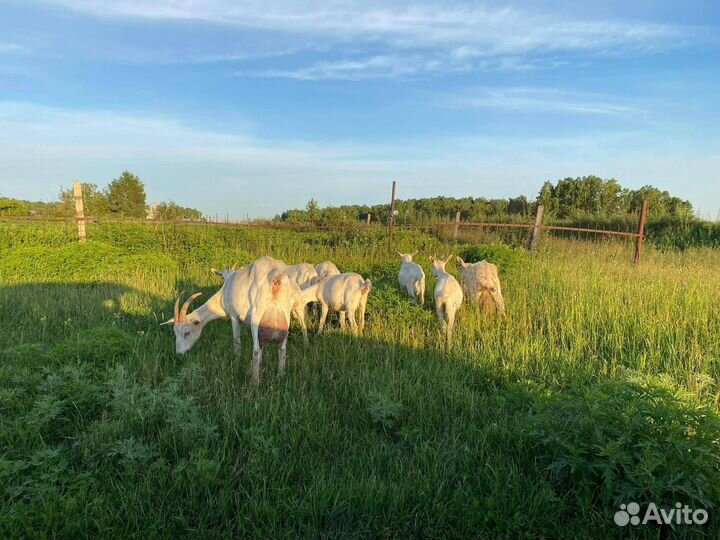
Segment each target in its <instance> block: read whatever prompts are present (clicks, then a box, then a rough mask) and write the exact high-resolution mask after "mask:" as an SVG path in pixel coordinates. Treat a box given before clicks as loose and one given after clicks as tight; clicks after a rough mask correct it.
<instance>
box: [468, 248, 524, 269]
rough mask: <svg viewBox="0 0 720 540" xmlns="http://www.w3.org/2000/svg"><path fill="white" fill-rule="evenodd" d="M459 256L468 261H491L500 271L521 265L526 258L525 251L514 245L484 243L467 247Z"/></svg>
mask: <svg viewBox="0 0 720 540" xmlns="http://www.w3.org/2000/svg"><path fill="white" fill-rule="evenodd" d="M460 257H462V259H463V260H464V261H465V262H470V263H474V262H478V261H487V262H490V263H493V264H495V265H497V267H498V270H499V271H500V272H501V273H502V272H507V271H510V270H513V269H514V268H517V267H519V266H521V265H522V264H523V262H525V260H526V259H527V252H525V250H523V249H522V248H517V247H514V246H506V245H503V244H484V245H478V246H472V247H469V248H467V249H466V250H464V251H463V252H462V253H461V254H460Z"/></svg>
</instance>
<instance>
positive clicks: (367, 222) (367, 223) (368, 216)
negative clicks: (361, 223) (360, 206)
mask: <svg viewBox="0 0 720 540" xmlns="http://www.w3.org/2000/svg"><path fill="white" fill-rule="evenodd" d="M370 220H372V214H371V213H369V212H368V215H367V218H365V224H366V225H370Z"/></svg>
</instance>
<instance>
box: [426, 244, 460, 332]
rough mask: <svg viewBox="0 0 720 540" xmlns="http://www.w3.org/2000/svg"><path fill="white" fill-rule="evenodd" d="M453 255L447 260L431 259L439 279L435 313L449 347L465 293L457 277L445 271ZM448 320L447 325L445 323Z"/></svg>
mask: <svg viewBox="0 0 720 540" xmlns="http://www.w3.org/2000/svg"><path fill="white" fill-rule="evenodd" d="M451 258H452V255H450V256H449V257H448V258H447V259H445V260H443V259H437V258H435V257H430V263H431V264H432V273H433V275H434V276H435V278H436V279H437V283H436V284H435V289H434V297H435V313H437V316H438V319H439V320H440V330H441V331H442V332H443V333H444V334H445V338H446V342H447V344H448V345H449V344H450V341H451V340H452V336H453V329H454V327H455V315H456V314H457V311H458V309H460V306H461V305H462V301H463V291H462V287H460V284H459V283H458V281H457V279H455V276H453V275H451V274H449V273H448V272H447V271H446V270H445V265H446V264H447V263H448V262H450V259H451ZM445 319H447V323H446V322H445Z"/></svg>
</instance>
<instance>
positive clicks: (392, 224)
mask: <svg viewBox="0 0 720 540" xmlns="http://www.w3.org/2000/svg"><path fill="white" fill-rule="evenodd" d="M396 187H397V182H396V181H395V180H393V185H392V195H391V196H390V219H389V220H388V254H392V250H393V228H394V227H395V188H396Z"/></svg>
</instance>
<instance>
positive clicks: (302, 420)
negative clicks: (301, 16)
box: [0, 225, 720, 538]
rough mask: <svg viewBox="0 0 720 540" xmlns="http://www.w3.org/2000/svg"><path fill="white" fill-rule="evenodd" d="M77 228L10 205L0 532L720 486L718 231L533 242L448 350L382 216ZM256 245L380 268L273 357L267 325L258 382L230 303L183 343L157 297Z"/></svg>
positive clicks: (503, 505)
mask: <svg viewBox="0 0 720 540" xmlns="http://www.w3.org/2000/svg"><path fill="white" fill-rule="evenodd" d="M91 236H92V238H93V239H94V240H93V241H92V242H90V243H89V244H88V245H87V246H76V245H74V244H73V243H72V229H65V228H64V227H63V226H62V225H53V226H52V227H47V228H44V227H43V226H32V227H29V226H27V225H18V226H14V225H13V226H8V227H5V225H3V230H2V231H0V246H1V247H0V249H2V253H3V255H2V257H0V328H2V332H0V478H1V479H2V485H3V486H4V488H3V489H4V492H3V498H2V503H1V506H0V516H2V519H0V536H3V537H17V538H21V537H59V538H78V537H98V535H101V536H102V537H118V538H128V537H130V536H136V537H158V538H178V537H193V538H226V537H231V536H236V537H248V536H254V537H273V538H292V537H298V536H300V537H317V536H318V535H319V534H321V533H325V534H327V535H328V537H329V538H356V537H388V538H397V537H407V538H410V537H413V538H417V537H420V538H468V537H492V538H503V537H505V538H559V537H573V538H596V537H598V534H599V533H601V536H603V537H606V538H612V537H618V538H620V537H628V535H629V534H634V535H635V536H636V537H639V538H645V537H647V538H656V537H657V535H658V531H657V530H656V529H654V528H652V527H644V528H636V529H634V530H632V531H628V530H626V529H620V528H617V527H615V526H614V525H613V523H612V516H613V514H614V512H615V511H616V510H617V507H618V505H619V504H620V503H621V502H629V501H631V500H637V501H639V502H649V501H655V502H656V503H658V504H665V505H666V506H671V505H672V504H673V503H674V502H675V501H682V502H685V503H688V504H691V505H694V506H695V507H704V508H707V509H709V510H710V514H711V516H712V514H713V513H714V512H713V510H715V509H716V508H717V505H718V503H720V469H719V468H718V467H719V466H718V462H719V458H720V448H719V445H720V420H718V415H717V411H718V396H719V389H718V386H717V377H718V374H719V372H720V365H719V363H720V343H719V341H718V336H719V335H720V314H719V312H718V306H719V305H720V275H719V273H718V272H717V268H718V263H720V254H719V253H717V252H713V251H696V252H687V253H685V254H682V255H680V254H671V253H670V254H668V253H666V254H662V253H659V252H654V251H652V250H650V251H649V252H648V253H647V256H646V258H645V260H644V262H643V264H642V266H641V267H640V268H634V267H633V266H632V265H631V264H630V263H629V258H630V251H631V249H630V248H629V246H628V245H627V244H621V243H576V242H564V241H554V242H546V243H545V244H544V248H543V251H542V252H541V253H539V254H537V255H534V256H532V257H523V258H522V259H521V260H520V263H519V264H515V265H513V266H512V267H510V268H508V269H506V271H505V272H504V273H503V275H502V279H503V288H504V292H505V296H506V301H507V304H508V309H509V315H510V316H509V318H508V320H507V321H499V320H495V319H492V318H490V319H487V318H485V317H483V316H482V315H480V314H478V313H476V312H475V310H473V309H472V308H471V307H469V306H466V307H465V308H464V309H463V311H462V312H461V314H460V322H459V329H458V334H457V342H456V344H455V346H454V347H453V349H452V350H451V351H450V352H449V353H445V352H443V351H442V349H441V347H439V344H438V342H439V341H438V340H439V333H438V326H437V321H436V320H435V318H434V314H433V312H432V306H431V305H430V306H426V307H425V308H418V307H415V306H411V305H409V304H408V302H406V301H405V300H404V299H402V298H401V297H400V295H399V293H398V292H397V290H396V287H395V278H394V272H395V271H396V268H397V267H398V262H397V261H396V260H394V259H387V257H386V255H385V243H384V240H383V239H382V238H381V237H374V238H363V237H358V236H355V235H353V234H352V233H347V234H342V235H330V234H323V235H319V234H309V233H308V234H295V235H293V234H291V233H287V232H277V231H272V232H268V231H251V232H242V231H233V230H228V231H217V230H213V229H205V228H197V229H192V230H191V229H174V230H173V229H157V230H154V231H149V230H146V229H143V228H142V227H136V226H126V227H119V226H113V227H106V228H100V227H94V228H92V229H91ZM397 248H398V249H401V250H410V249H420V250H421V253H422V254H424V255H427V254H432V253H436V254H446V253H449V252H450V251H451V250H454V251H457V249H461V248H462V246H450V245H442V244H441V243H440V242H439V241H438V240H436V239H434V238H430V237H426V236H418V235H416V234H413V235H410V234H407V235H400V237H399V238H398V239H397ZM262 254H272V255H274V256H277V257H280V258H283V259H284V260H286V261H287V262H289V263H293V262H298V261H301V260H309V261H311V262H318V261H320V260H322V259H325V258H332V259H334V260H336V261H337V263H338V265H339V266H340V268H341V269H343V270H354V271H360V272H361V273H363V274H364V275H366V277H370V278H372V279H373V283H374V286H375V288H374V290H373V292H372V294H371V301H370V304H369V306H368V325H367V327H366V333H365V335H364V336H363V337H362V338H360V339H356V338H353V337H351V336H349V335H345V334H342V333H340V332H339V330H335V331H333V332H331V333H330V334H329V335H328V336H325V337H323V338H319V339H318V338H315V339H313V340H312V342H311V345H310V347H309V348H308V349H303V347H302V344H301V340H300V339H298V337H299V336H298V332H297V329H294V330H293V334H292V336H291V340H292V341H291V344H290V346H289V358H290V366H289V372H288V376H287V378H286V379H284V380H281V381H280V380H277V379H276V377H275V374H274V370H275V367H276V361H275V353H274V350H272V349H268V350H267V351H266V353H265V362H264V366H263V367H264V369H263V374H262V377H263V382H262V384H261V387H260V389H259V390H257V391H254V392H253V391H250V390H249V389H248V386H247V384H248V381H249V377H248V368H249V359H250V350H251V340H250V337H249V334H248V333H247V332H246V333H245V334H244V337H245V342H244V352H243V356H242V358H240V359H237V358H234V357H233V355H232V353H231V350H232V347H231V330H230V325H229V324H228V323H226V322H222V321H218V322H215V323H213V324H212V325H210V326H209V327H208V328H207V329H206V331H205V333H204V335H203V337H202V338H201V340H200V342H199V343H198V345H197V346H196V347H195V349H193V351H191V353H190V354H189V355H188V356H187V357H186V358H183V359H179V358H176V357H175V355H174V354H173V353H172V350H173V338H172V333H171V332H170V331H169V330H168V329H167V328H166V327H159V326H157V322H158V321H160V320H164V318H167V316H168V313H169V312H170V311H171V309H172V300H173V298H174V296H175V295H176V292H177V291H179V290H185V291H187V292H190V291H196V290H201V291H203V292H205V293H206V296H207V295H209V294H210V293H212V292H213V290H215V289H216V288H217V286H218V282H217V278H214V277H213V276H211V275H210V273H209V272H208V270H207V269H208V267H209V266H210V265H214V266H220V265H226V264H229V263H231V262H233V261H239V262H241V263H244V262H247V261H249V260H251V259H252V258H253V257H255V256H258V255H262ZM423 265H424V266H425V267H426V272H428V271H429V267H428V265H427V264H426V263H425V262H423ZM428 273H429V272H428ZM431 288H432V279H429V284H428V289H429V290H428V296H430V297H431V296H432V295H431ZM717 531H718V527H717V525H716V521H715V520H713V521H711V523H709V524H707V525H705V526H704V527H699V528H690V527H681V528H679V529H678V530H677V531H676V534H678V535H679V537H688V538H694V537H703V535H713V534H717ZM708 537H711V536H708Z"/></svg>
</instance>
